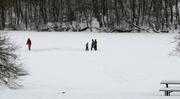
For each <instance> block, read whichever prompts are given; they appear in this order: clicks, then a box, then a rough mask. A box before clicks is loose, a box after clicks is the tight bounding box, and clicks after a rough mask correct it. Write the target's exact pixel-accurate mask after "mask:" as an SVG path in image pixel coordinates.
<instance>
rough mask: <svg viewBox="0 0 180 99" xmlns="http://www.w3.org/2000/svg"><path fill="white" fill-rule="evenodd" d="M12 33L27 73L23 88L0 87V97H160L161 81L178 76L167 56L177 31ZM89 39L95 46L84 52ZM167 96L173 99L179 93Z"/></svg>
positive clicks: (174, 59) (173, 59) (176, 63)
mask: <svg viewBox="0 0 180 99" xmlns="http://www.w3.org/2000/svg"><path fill="white" fill-rule="evenodd" d="M11 34H12V38H13V39H14V40H15V41H16V42H17V43H18V44H19V45H20V46H21V51H20V52H21V55H22V58H23V59H24V60H25V62H26V64H27V67H29V68H30V74H31V75H29V76H28V77H27V78H26V79H25V80H24V81H23V85H24V87H23V88H22V89H18V90H10V89H7V88H0V90H1V93H0V98H1V99H25V98H26V99H161V98H162V99H164V98H166V97H165V96H164V93H163V92H159V88H161V87H163V86H164V85H160V81H161V80H164V79H179V75H180V72H179V70H180V66H179V65H180V61H179V58H178V57H169V56H168V54H169V53H170V52H171V51H172V50H173V48H174V45H175V44H172V43H170V41H171V40H172V38H173V37H174V36H176V35H177V34H176V33H168V34H161V33H159V34H154V33H123V34H116V33H110V34H109V33H73V32H68V33H63V32H61V33H58V32H45V33H43V32H18V31H16V32H11ZM27 38H31V40H32V51H28V50H27V46H26V45H25V44H26V41H27ZM91 39H97V41H98V51H85V44H86V42H89V43H91ZM89 47H90V46H89ZM62 92H65V94H62ZM171 95H172V96H173V99H177V98H179V97H178V96H179V95H180V93H172V94H171Z"/></svg>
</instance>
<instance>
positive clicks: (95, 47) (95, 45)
mask: <svg viewBox="0 0 180 99" xmlns="http://www.w3.org/2000/svg"><path fill="white" fill-rule="evenodd" d="M94 49H95V51H96V50H97V40H96V39H95V41H94Z"/></svg>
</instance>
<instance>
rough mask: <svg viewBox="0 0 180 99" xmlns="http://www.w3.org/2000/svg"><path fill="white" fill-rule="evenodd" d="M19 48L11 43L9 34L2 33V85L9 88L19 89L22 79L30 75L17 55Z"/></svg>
mask: <svg viewBox="0 0 180 99" xmlns="http://www.w3.org/2000/svg"><path fill="white" fill-rule="evenodd" d="M17 48H18V47H17V46H16V45H15V43H13V42H10V40H9V37H7V33H5V32H1V33H0V83H1V84H3V85H6V86H8V87H9V88H18V87H20V84H18V81H19V80H20V79H21V77H23V76H26V75H28V72H27V70H25V69H24V67H23V66H24V65H23V63H21V61H20V60H19V56H18V55H17V53H16V50H17Z"/></svg>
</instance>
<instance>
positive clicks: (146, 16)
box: [0, 0, 180, 32]
mask: <svg viewBox="0 0 180 99" xmlns="http://www.w3.org/2000/svg"><path fill="white" fill-rule="evenodd" d="M178 4H179V0H0V30H4V29H11V30H24V29H28V30H38V31H48V30H49V29H50V28H49V27H48V26H47V24H48V23H51V24H53V26H52V27H51V29H53V30H55V31H65V30H66V31H68V30H69V29H71V30H73V31H83V30H86V29H90V30H92V28H96V29H103V30H104V31H106V32H110V31H113V30H118V31H120V32H121V31H132V30H137V31H142V30H144V31H148V30H149V29H152V30H154V31H167V30H171V29H172V28H175V29H177V28H178V24H179V23H180V19H179V5H178ZM93 20H97V22H98V27H93V26H92V21H93Z"/></svg>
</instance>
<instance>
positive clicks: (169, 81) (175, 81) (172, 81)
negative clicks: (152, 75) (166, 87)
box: [161, 80, 180, 84]
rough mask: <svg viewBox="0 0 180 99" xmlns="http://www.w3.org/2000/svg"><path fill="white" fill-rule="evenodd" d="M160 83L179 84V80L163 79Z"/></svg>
mask: <svg viewBox="0 0 180 99" xmlns="http://www.w3.org/2000/svg"><path fill="white" fill-rule="evenodd" d="M161 84H180V80H163V81H161Z"/></svg>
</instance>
